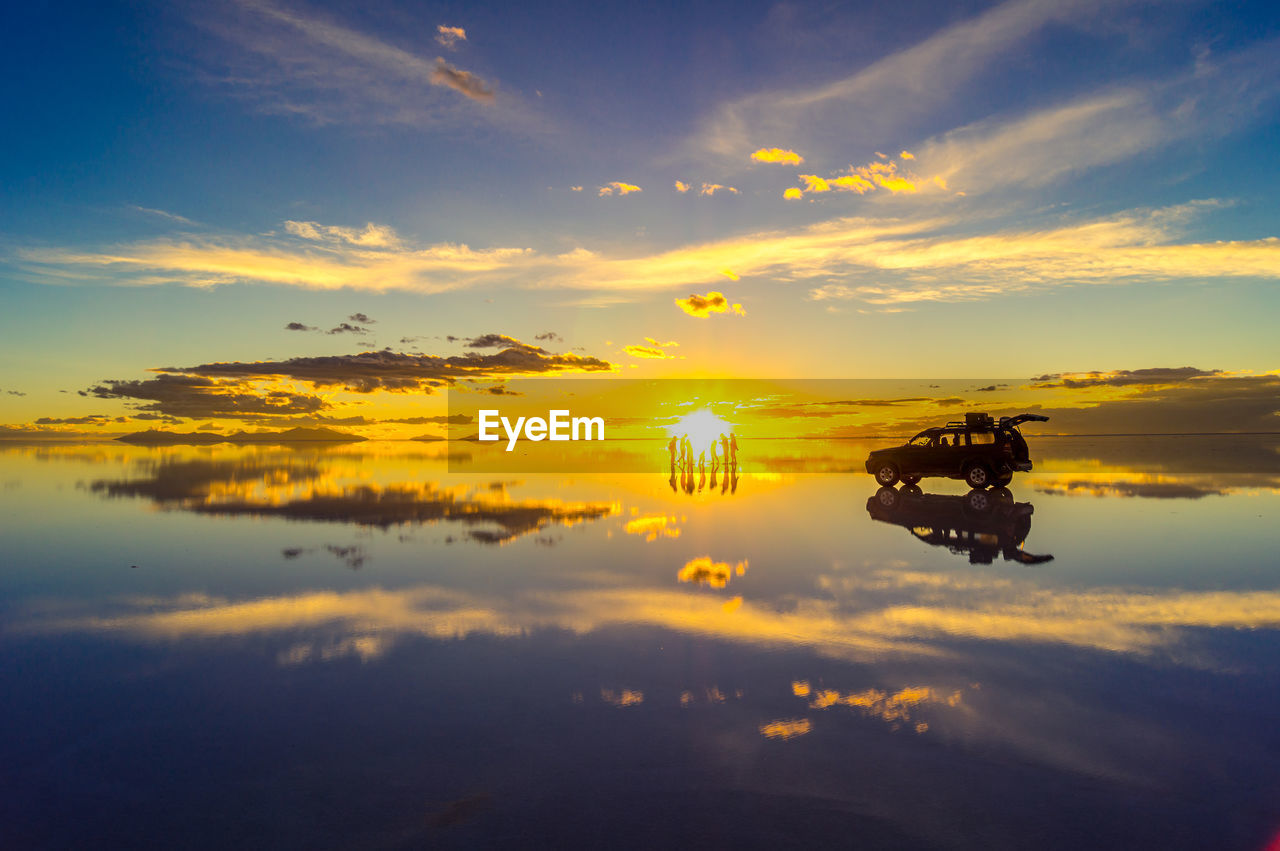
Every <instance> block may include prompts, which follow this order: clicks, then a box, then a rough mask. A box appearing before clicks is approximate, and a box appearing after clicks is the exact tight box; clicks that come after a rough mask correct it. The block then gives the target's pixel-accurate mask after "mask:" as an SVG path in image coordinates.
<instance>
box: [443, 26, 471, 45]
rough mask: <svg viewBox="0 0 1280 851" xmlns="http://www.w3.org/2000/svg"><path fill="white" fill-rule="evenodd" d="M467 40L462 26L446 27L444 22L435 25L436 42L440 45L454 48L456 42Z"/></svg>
mask: <svg viewBox="0 0 1280 851" xmlns="http://www.w3.org/2000/svg"><path fill="white" fill-rule="evenodd" d="M466 40H467V31H466V30H464V29H463V28H462V27H446V26H445V25H444V24H440V26H438V27H436V44H439V45H441V46H442V47H448V48H454V47H456V46H457V44H458V42H460V41H466Z"/></svg>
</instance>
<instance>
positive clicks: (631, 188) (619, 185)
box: [600, 180, 644, 197]
mask: <svg viewBox="0 0 1280 851" xmlns="http://www.w3.org/2000/svg"><path fill="white" fill-rule="evenodd" d="M643 191H644V190H643V189H641V188H640V187H639V186H636V185H635V184H634V183H623V182H622V181H621V180H613V181H610V182H609V183H606V184H605V185H604V186H601V187H600V196H601V197H603V196H605V195H612V194H613V193H614V192H617V193H618V194H619V195H629V194H630V193H632V192H643Z"/></svg>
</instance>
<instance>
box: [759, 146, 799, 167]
mask: <svg viewBox="0 0 1280 851" xmlns="http://www.w3.org/2000/svg"><path fill="white" fill-rule="evenodd" d="M751 159H753V160H755V161H756V162H758V163H778V164H779V165H800V164H801V163H803V162H804V157H802V156H800V155H799V154H797V153H796V152H795V151H788V150H785V149H783V148H761V149H760V150H758V151H756V152H755V153H753V154H752V155H751Z"/></svg>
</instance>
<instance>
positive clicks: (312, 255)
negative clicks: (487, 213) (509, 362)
mask: <svg viewBox="0 0 1280 851" xmlns="http://www.w3.org/2000/svg"><path fill="white" fill-rule="evenodd" d="M291 224H292V225H293V227H290V223H286V228H285V230H286V233H287V235H286V236H281V235H279V234H272V233H268V234H264V235H261V236H215V235H194V234H185V235H183V237H182V238H181V239H160V240H152V241H144V242H137V243H132V244H126V245H117V246H112V247H110V248H109V249H106V250H104V251H99V252H94V251H85V250H67V249H29V250H20V251H18V252H17V257H18V259H19V261H20V262H21V263H23V264H26V268H27V269H28V270H30V271H32V272H35V273H36V274H37V275H39V274H40V272H41V270H46V274H48V275H50V276H51V277H56V278H58V279H62V280H65V279H67V278H71V279H75V280H80V281H85V282H92V281H101V282H104V283H117V282H119V283H125V284H129V285H156V284H163V283H170V282H175V283H181V284H185V285H187V286H215V285H223V284H232V283H239V282H257V283H269V284H280V285H285V286H295V287H302V288H306V289H316V290H332V289H343V288H351V289H359V290H371V291H375V292H381V291H385V290H409V291H415V292H423V293H432V292H443V291H446V290H450V289H455V288H457V287H461V286H466V285H468V284H469V283H471V282H474V281H476V280H477V276H481V275H486V276H487V275H492V274H498V275H501V274H504V273H507V274H509V273H512V272H514V271H516V270H517V269H518V268H520V267H521V266H522V265H525V264H524V263H523V262H522V261H528V260H531V259H533V252H532V251H531V250H530V249H527V248H495V249H488V250H473V249H471V248H470V247H468V246H466V245H457V244H451V243H437V244H435V245H428V246H423V247H406V246H404V245H403V244H402V243H401V241H400V239H399V237H397V236H396V235H395V232H394V231H393V230H391V229H390V228H386V227H382V226H377V225H370V226H367V227H366V228H365V229H364V230H363V231H355V230H350V229H347V228H333V227H327V226H320V225H315V223H313V222H301V223H299V222H293V223H291ZM304 225H305V227H304ZM348 230H350V232H349V233H348ZM371 234H373V235H371Z"/></svg>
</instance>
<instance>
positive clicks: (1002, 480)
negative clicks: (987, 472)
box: [991, 473, 1013, 488]
mask: <svg viewBox="0 0 1280 851" xmlns="http://www.w3.org/2000/svg"><path fill="white" fill-rule="evenodd" d="M1012 481H1013V473H1005V474H1004V475H1003V476H996V477H995V478H994V479H992V480H991V485H992V487H997V488H1002V487H1004V486H1006V485H1007V484H1009V482H1012Z"/></svg>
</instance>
